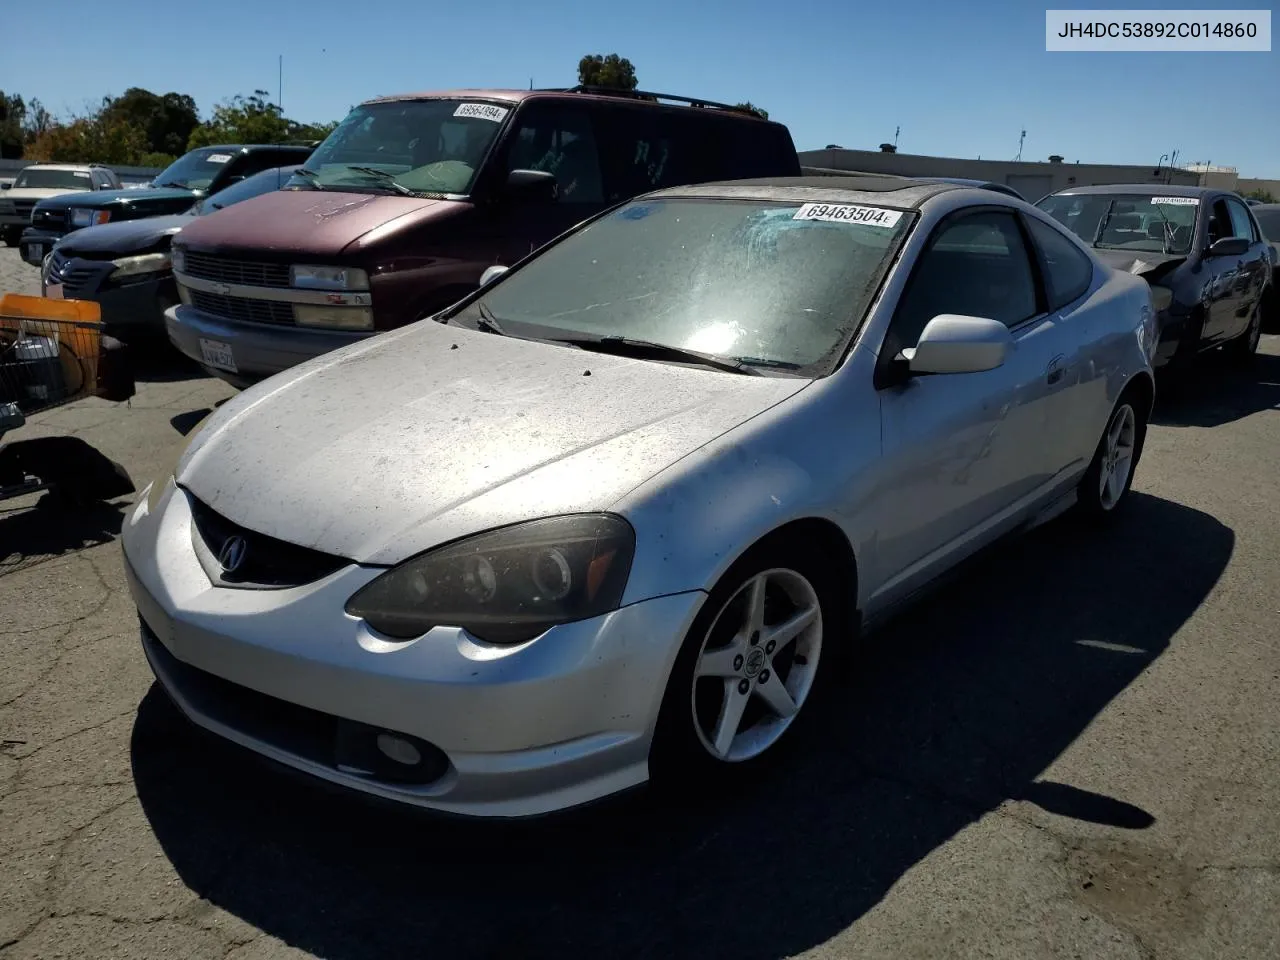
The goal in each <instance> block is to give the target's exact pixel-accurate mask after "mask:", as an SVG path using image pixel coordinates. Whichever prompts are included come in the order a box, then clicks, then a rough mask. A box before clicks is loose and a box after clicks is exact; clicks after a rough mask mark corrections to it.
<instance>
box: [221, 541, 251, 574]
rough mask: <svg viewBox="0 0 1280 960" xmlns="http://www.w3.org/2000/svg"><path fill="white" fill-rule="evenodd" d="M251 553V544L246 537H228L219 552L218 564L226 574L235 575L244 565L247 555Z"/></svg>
mask: <svg viewBox="0 0 1280 960" xmlns="http://www.w3.org/2000/svg"><path fill="white" fill-rule="evenodd" d="M248 552H249V544H248V543H246V542H245V539H244V537H227V539H226V540H224V541H223V543H222V549H221V550H219V551H218V563H219V565H221V567H222V570H223V572H224V573H235V572H236V571H237V570H239V569H240V565H241V564H243V563H244V558H245V554H247V553H248Z"/></svg>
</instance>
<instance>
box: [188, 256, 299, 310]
mask: <svg viewBox="0 0 1280 960" xmlns="http://www.w3.org/2000/svg"><path fill="white" fill-rule="evenodd" d="M187 262H188V264H190V260H188V261H187ZM188 292H189V293H190V294H191V305H192V306H193V307H195V308H196V309H197V310H203V311H204V312H205V313H209V314H212V315H213V316H215V317H225V318H226V319H228V320H239V321H240V322H241V323H273V324H276V325H277V326H293V323H294V320H293V304H291V303H285V302H283V301H280V300H250V299H248V298H247V297H225V296H223V295H222V294H219V293H206V292H205V291H203V290H188Z"/></svg>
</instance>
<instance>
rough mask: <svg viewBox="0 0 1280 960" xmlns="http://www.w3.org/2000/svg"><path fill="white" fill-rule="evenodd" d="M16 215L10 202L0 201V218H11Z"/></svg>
mask: <svg viewBox="0 0 1280 960" xmlns="http://www.w3.org/2000/svg"><path fill="white" fill-rule="evenodd" d="M16 213H17V211H16V210H14V209H13V201H12V200H0V216H4V217H12V216H14V215H15V214H16Z"/></svg>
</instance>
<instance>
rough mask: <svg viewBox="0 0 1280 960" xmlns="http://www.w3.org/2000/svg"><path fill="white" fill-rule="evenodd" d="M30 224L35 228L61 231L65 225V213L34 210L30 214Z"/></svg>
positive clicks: (63, 211) (61, 211)
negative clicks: (52, 228) (51, 228)
mask: <svg viewBox="0 0 1280 960" xmlns="http://www.w3.org/2000/svg"><path fill="white" fill-rule="evenodd" d="M31 224H32V226H36V227H56V228H58V229H62V228H63V227H64V226H66V224H67V212H66V211H65V210H47V209H46V210H36V211H35V212H34V213H32V214H31Z"/></svg>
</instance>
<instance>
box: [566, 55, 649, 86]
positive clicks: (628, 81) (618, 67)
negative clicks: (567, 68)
mask: <svg viewBox="0 0 1280 960" xmlns="http://www.w3.org/2000/svg"><path fill="white" fill-rule="evenodd" d="M578 82H579V83H580V84H582V85H583V86H587V87H609V88H610V89H613V90H634V89H635V88H636V68H635V67H634V66H632V65H631V61H630V60H628V59H627V58H626V57H619V56H618V55H617V54H616V53H610V54H608V55H607V56H601V55H600V54H598V53H595V54H589V55H587V56H585V57H583V58H582V59H581V60H579V61H578Z"/></svg>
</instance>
